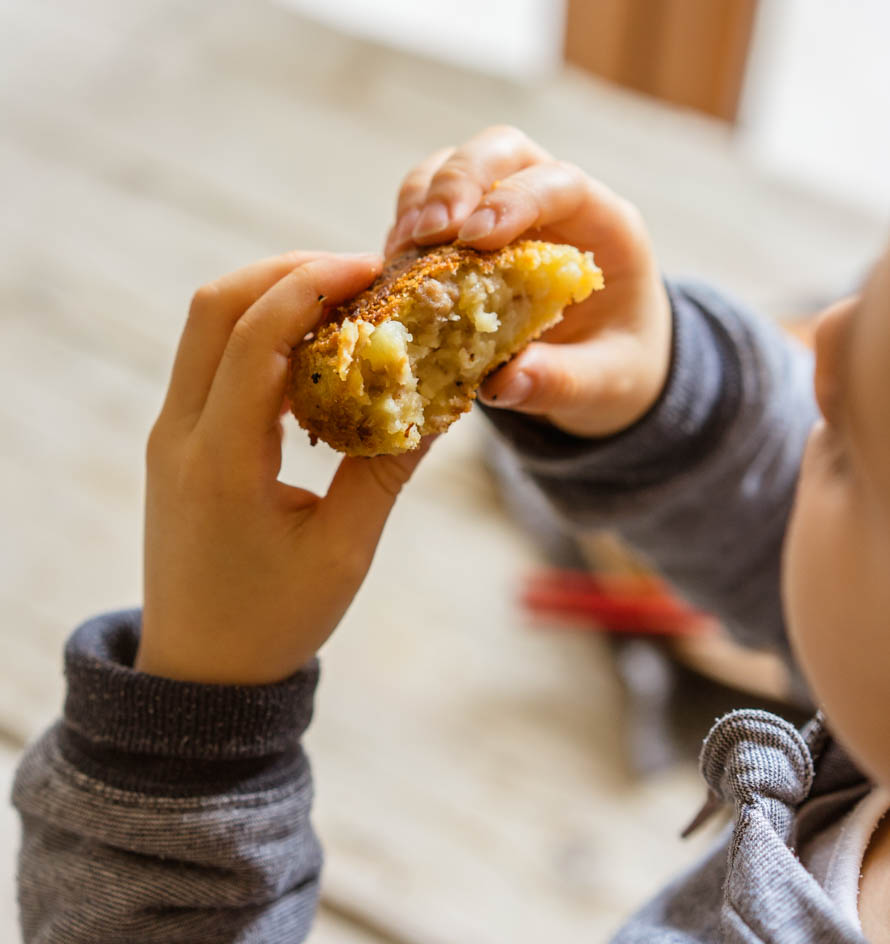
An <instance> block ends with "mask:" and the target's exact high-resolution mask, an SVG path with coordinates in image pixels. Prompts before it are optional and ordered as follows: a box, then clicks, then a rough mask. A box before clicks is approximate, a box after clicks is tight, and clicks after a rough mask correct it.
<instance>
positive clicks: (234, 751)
mask: <svg viewBox="0 0 890 944" xmlns="http://www.w3.org/2000/svg"><path fill="white" fill-rule="evenodd" d="M140 622H141V612H140V611H139V610H129V611H122V612H118V613H110V614H106V615H103V616H99V617H96V618H94V619H91V620H89V621H88V622H86V623H84V624H83V625H82V626H80V627H79V628H78V629H77V630H76V631H75V632H74V634H73V635H72V636H71V638H70V639H69V641H68V644H67V646H66V649H65V675H66V678H67V683H68V691H67V697H66V700H65V713H64V720H63V725H62V746H63V751H64V752H65V753H66V755H67V756H68V757H69V759H71V760H73V762H75V763H77V764H78V766H81V767H86V768H88V769H87V770H86V771H85V772H88V773H91V774H93V775H94V776H100V777H101V778H102V779H105V780H107V781H109V782H113V783H117V784H118V785H124V783H123V781H126V785H127V786H128V788H131V789H143V788H149V787H151V788H152V792H154V791H155V790H156V789H157V788H159V787H161V786H163V785H164V784H167V785H168V786H171V787H172V786H177V785H178V786H182V784H184V783H185V782H190V783H191V782H193V781H196V780H202V781H208V780H211V781H212V780H213V779H216V778H221V779H223V780H225V781H226V783H227V786H228V787H229V788H231V786H232V784H231V781H232V779H233V777H234V778H235V779H239V780H242V781H248V780H251V779H252V778H253V776H254V775H256V774H259V773H260V772H265V773H273V772H277V773H279V774H280V773H281V770H280V768H281V766H282V764H286V763H288V762H292V761H295V760H297V759H298V755H299V754H300V753H301V752H300V750H299V742H300V738H301V736H302V734H303V732H304V731H305V730H306V728H307V726H308V725H309V722H310V720H311V717H312V701H313V694H314V692H315V687H316V684H317V682H318V663H317V661H316V660H313V661H312V662H311V663H310V664H309V665H308V666H306V667H305V668H304V669H302V670H300V671H299V672H297V673H295V674H294V675H292V676H291V677H290V678H288V679H286V680H284V681H283V682H280V683H277V684H274V685H258V686H243V685H203V684H197V683H192V682H181V681H176V680H173V679H165V678H160V677H158V676H154V675H148V674H146V673H143V672H137V671H136V670H134V669H133V667H132V666H133V661H134V659H135V655H136V650H137V647H138V643H139V629H140ZM272 768H275V770H274V771H273V770H272ZM143 780H144V781H146V783H143V782H142V781H143ZM149 781H150V783H149ZM206 786H207V787H208V789H209V788H210V786H211V784H209V783H208V784H206ZM202 792H204V791H203V790H202Z"/></svg>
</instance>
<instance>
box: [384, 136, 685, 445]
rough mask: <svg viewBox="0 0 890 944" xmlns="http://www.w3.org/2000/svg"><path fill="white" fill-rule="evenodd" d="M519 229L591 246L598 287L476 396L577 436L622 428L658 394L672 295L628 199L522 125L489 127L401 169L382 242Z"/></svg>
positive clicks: (392, 247) (492, 237)
mask: <svg viewBox="0 0 890 944" xmlns="http://www.w3.org/2000/svg"><path fill="white" fill-rule="evenodd" d="M523 234H528V235H530V236H533V237H534V238H538V239H545V240H549V241H551V242H557V243H569V244H571V245H574V246H577V247H578V248H579V249H590V250H593V252H594V254H595V256H596V261H597V263H598V264H599V265H600V267H601V268H602V270H603V273H604V275H605V279H606V287H605V289H604V290H603V291H602V292H595V293H594V294H593V295H592V296H591V297H590V298H589V299H588V300H587V301H584V302H582V303H581V304H579V305H573V306H572V307H570V308H568V309H567V310H566V313H565V318H564V320H563V321H562V322H561V323H560V324H559V325H557V326H556V327H555V328H553V329H552V330H551V331H549V332H548V333H547V334H546V335H545V336H544V337H545V340H544V341H541V342H537V343H533V344H530V345H529V346H528V347H527V348H526V349H525V350H524V351H523V352H522V353H520V354H519V355H517V356H516V357H515V358H514V359H513V360H512V361H511V362H510V363H509V364H507V365H506V366H504V367H503V368H501V370H499V371H498V372H497V373H496V374H494V375H492V376H491V377H490V378H489V379H488V380H487V381H486V383H485V384H484V385H483V387H482V390H481V391H480V392H481V395H482V399H483V400H484V401H485V402H486V403H489V404H491V405H493V406H498V407H510V408H511V409H515V410H520V411H522V412H525V413H532V414H537V415H540V416H544V417H546V418H547V419H549V420H550V421H551V422H553V423H554V424H556V425H557V426H559V427H560V428H562V429H564V430H566V431H567V432H570V433H574V434H575V435H578V436H603V435H607V434H609V433H614V432H617V431H619V430H621V429H624V428H625V427H627V426H629V425H631V424H632V423H634V422H635V421H636V420H637V419H639V418H640V417H641V416H642V415H643V414H644V413H646V412H647V410H648V409H649V408H650V407H651V406H652V405H653V404H654V403H655V401H656V399H657V398H658V395H659V394H660V392H661V390H662V388H663V386H664V383H665V379H666V377H667V372H668V366H669V361H670V346H671V315H670V304H669V302H668V299H667V294H666V292H665V289H664V286H663V284H662V281H661V277H660V274H659V271H658V266H657V265H656V262H655V258H654V256H653V253H652V247H651V245H650V243H649V237H648V234H647V233H646V229H645V226H644V225H643V221H642V219H641V217H640V214H639V213H638V211H637V210H636V208H635V207H634V206H632V205H631V204H630V203H628V202H627V201H625V200H622V199H621V198H620V197H618V196H617V195H616V194H614V193H612V192H611V191H610V190H608V189H607V188H606V187H604V186H603V185H602V184H600V183H598V182H597V181H595V180H591V179H590V178H589V177H588V176H587V175H586V174H584V173H583V172H582V171H580V170H579V169H578V168H577V167H575V166H573V165H571V164H566V163H564V162H562V161H556V160H554V159H553V158H552V157H550V155H549V154H547V152H546V151H544V150H542V149H541V148H540V147H538V145H536V144H535V143H534V142H532V141H530V140H529V139H528V138H527V137H526V136H525V135H524V134H523V133H522V132H521V131H517V130H516V129H515V128H510V127H494V128H489V129H488V130H486V131H483V132H482V133H481V134H479V135H477V136H476V137H474V138H471V139H470V140H469V141H468V142H467V143H466V144H464V145H462V146H461V147H459V148H457V149H456V150H454V149H448V150H444V151H437V152H436V153H435V154H433V155H431V156H430V157H429V158H427V159H426V160H425V161H424V162H423V163H421V164H420V165H419V166H418V167H417V168H415V170H413V171H412V172H411V173H410V174H408V176H407V177H406V178H405V181H404V183H403V184H402V188H401V191H400V193H399V200H398V207H397V210H396V221H395V224H394V226H393V228H392V230H391V231H390V234H389V238H388V240H387V245H386V254H387V256H392V255H395V254H396V253H398V252H400V251H402V250H403V249H405V248H407V247H408V246H410V245H411V244H412V243H417V244H419V245H424V246H425V245H430V244H433V243H443V242H448V241H450V240H454V239H459V240H461V241H462V242H465V243H467V244H469V245H470V246H473V247H475V248H476V249H498V248H500V247H502V246H505V245H506V244H507V243H508V242H510V241H511V240H514V239H516V238H517V237H519V236H521V235H523Z"/></svg>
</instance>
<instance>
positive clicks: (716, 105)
mask: <svg viewBox="0 0 890 944" xmlns="http://www.w3.org/2000/svg"><path fill="white" fill-rule="evenodd" d="M756 11H757V0H568V8H567V18H566V35H565V55H566V60H567V61H568V62H571V63H573V64H575V65H579V66H581V67H582V68H584V69H588V70H589V71H590V72H592V73H594V74H595V75H598V76H601V77H602V78H604V79H608V80H609V81H610V82H615V83H617V84H618V85H623V86H625V87H627V88H631V89H635V90H636V91H639V92H645V93H646V94H647V95H652V96H653V97H655V98H659V99H662V100H663V101H665V102H669V103H671V104H675V105H684V106H687V107H689V108H695V109H697V110H699V111H701V112H704V113H705V114H708V115H714V116H715V117H717V118H722V119H723V120H725V121H729V122H732V121H734V120H735V117H736V114H737V111H738V105H739V95H740V93H741V89H742V80H743V78H744V74H745V65H746V62H747V58H748V51H749V46H750V43H751V33H752V28H753V25H754V16H755V14H756Z"/></svg>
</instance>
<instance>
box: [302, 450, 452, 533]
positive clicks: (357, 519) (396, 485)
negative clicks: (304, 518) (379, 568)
mask: <svg viewBox="0 0 890 944" xmlns="http://www.w3.org/2000/svg"><path fill="white" fill-rule="evenodd" d="M435 438H436V437H435V436H429V437H426V438H425V439H423V440H422V441H421V444H420V446H418V448H417V449H414V450H413V451H411V452H406V453H403V454H402V455H398V456H374V457H373V458H359V457H356V456H347V457H346V458H345V459H343V461H342V462H341V463H340V465H339V467H338V469H337V472H336V474H335V475H334V478H333V481H332V482H331V485H330V488H328V493H327V495H326V496H325V498H324V501H323V502H322V508H321V509H320V510H321V513H322V514H323V515H331V516H332V519H333V521H334V522H336V524H332V527H334V528H337V527H339V528H343V529H344V530H348V531H349V534H350V537H351V539H352V541H353V542H355V543H356V544H358V545H359V546H361V547H367V548H368V549H369V550H371V551H373V549H374V548H375V547H376V546H377V542H378V541H379V540H380V534H381V532H382V531H383V526H384V525H385V524H386V519H387V518H388V517H389V513H390V511H392V508H393V505H395V503H396V499H397V498H398V496H399V493H400V492H401V490H402V488H403V486H404V485H405V484H406V483H407V481H408V480H409V479H410V478H411V476H412V475H413V474H414V470H415V469H416V468H417V466H418V465H420V461H421V459H423V457H424V456H425V455H426V453H427V452H428V451H429V448H430V446H431V445H432V443H433V440H434V439H435Z"/></svg>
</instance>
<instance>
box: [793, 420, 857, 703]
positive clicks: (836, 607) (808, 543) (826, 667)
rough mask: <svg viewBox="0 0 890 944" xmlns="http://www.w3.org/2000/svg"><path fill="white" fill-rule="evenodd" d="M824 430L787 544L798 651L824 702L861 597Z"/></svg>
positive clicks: (807, 460) (812, 448)
mask: <svg viewBox="0 0 890 944" xmlns="http://www.w3.org/2000/svg"><path fill="white" fill-rule="evenodd" d="M821 449H822V443H821V442H820V431H818V430H817V431H816V432H815V433H814V434H813V435H812V436H811V437H810V440H809V442H808V444H807V448H806V452H805V453H804V460H803V463H802V465H801V473H800V479H799V482H798V487H797V495H796V498H795V502H794V508H793V511H792V515H791V522H790V526H789V529H788V533H787V536H786V540H785V551H784V561H783V581H782V591H783V601H784V607H785V618H786V621H787V624H788V632H789V636H790V639H791V644H792V647H793V648H794V651H795V654H796V656H797V659H798V661H799V662H800V664H801V667H802V668H803V670H804V673H805V674H806V676H807V678H808V680H809V682H810V685H811V687H812V688H813V689H814V694H815V696H816V698H817V700H819V701H823V700H824V699H825V698H826V697H827V696H828V690H831V689H832V688H833V685H832V678H831V675H832V671H831V667H832V664H833V660H834V658H835V655H836V650H837V649H838V641H839V634H840V635H843V628H844V626H845V624H846V623H847V621H848V619H849V613H850V605H851V594H855V593H856V590H855V583H856V578H855V567H854V565H853V562H852V561H851V559H850V553H849V551H848V548H847V544H848V537H847V534H846V531H847V523H846V521H845V509H844V507H843V501H842V496H841V495H840V494H838V489H837V486H836V484H835V483H833V482H832V481H831V480H830V478H829V475H828V473H827V472H826V468H825V466H826V463H825V461H824V456H823V455H821V453H820V450H821Z"/></svg>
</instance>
